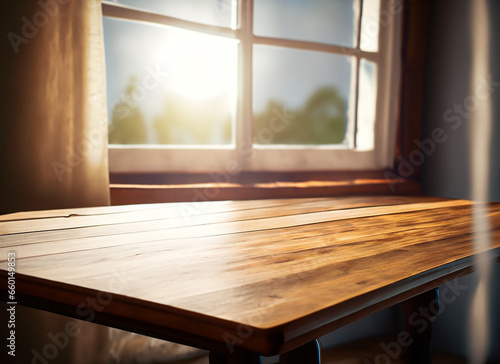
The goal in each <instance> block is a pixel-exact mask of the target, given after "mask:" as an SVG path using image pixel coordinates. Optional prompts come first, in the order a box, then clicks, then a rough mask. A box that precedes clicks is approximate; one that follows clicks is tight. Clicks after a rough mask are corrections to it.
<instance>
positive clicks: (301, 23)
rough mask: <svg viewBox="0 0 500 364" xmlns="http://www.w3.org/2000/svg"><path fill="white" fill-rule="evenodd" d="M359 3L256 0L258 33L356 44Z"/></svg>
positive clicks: (331, 42)
mask: <svg viewBox="0 0 500 364" xmlns="http://www.w3.org/2000/svg"><path fill="white" fill-rule="evenodd" d="M357 4H358V2H357V1H356V0H308V1H301V0H293V1H290V0H273V1H269V0H255V3H254V9H255V10H254V33H255V34H256V35H261V36H265V37H275V38H286V39H295V40H304V41H312V42H320V43H326V44H336V45H343V46H348V47H352V46H353V45H354V38H355V37H354V35H355V33H356V32H355V25H356V23H357V21H356V16H357V13H358V11H357V10H356V8H357Z"/></svg>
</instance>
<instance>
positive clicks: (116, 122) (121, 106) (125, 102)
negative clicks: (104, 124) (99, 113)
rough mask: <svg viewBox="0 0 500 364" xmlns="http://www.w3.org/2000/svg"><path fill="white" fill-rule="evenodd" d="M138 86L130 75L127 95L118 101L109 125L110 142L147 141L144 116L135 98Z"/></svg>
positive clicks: (130, 142)
mask: <svg viewBox="0 0 500 364" xmlns="http://www.w3.org/2000/svg"><path fill="white" fill-rule="evenodd" d="M136 88H137V81H136V78H135V77H133V76H132V77H130V80H129V84H128V86H127V90H126V92H125V97H124V98H122V100H120V102H118V103H117V104H116V105H115V106H114V108H113V113H112V116H111V125H110V126H109V143H110V144H144V143H146V142H147V133H146V124H145V122H144V116H143V115H142V113H141V111H140V110H139V108H138V105H137V104H136V103H135V102H134V100H133V95H134V91H135V90H136Z"/></svg>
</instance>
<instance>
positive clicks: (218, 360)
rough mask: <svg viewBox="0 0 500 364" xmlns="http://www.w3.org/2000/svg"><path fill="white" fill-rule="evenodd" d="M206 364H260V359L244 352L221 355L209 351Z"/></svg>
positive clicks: (255, 355) (237, 351)
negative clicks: (207, 363)
mask: <svg viewBox="0 0 500 364" xmlns="http://www.w3.org/2000/svg"><path fill="white" fill-rule="evenodd" d="M208 358H209V360H208V362H209V363H210V364H261V363H262V361H261V357H260V356H259V355H257V354H255V353H252V352H249V351H246V350H235V351H234V352H233V353H232V354H221V353H218V352H215V351H211V352H210V354H209V356H208Z"/></svg>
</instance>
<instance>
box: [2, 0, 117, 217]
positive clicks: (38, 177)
mask: <svg viewBox="0 0 500 364" xmlns="http://www.w3.org/2000/svg"><path fill="white" fill-rule="evenodd" d="M0 7H1V8H2V9H1V12H0V18H1V19H0V24H1V25H0V27H1V29H2V32H1V34H2V40H1V43H2V49H1V53H0V57H1V58H0V59H1V60H0V66H1V71H0V72H1V73H0V74H1V76H0V77H1V78H0V79H1V82H0V85H1V89H2V91H1V92H2V97H1V101H0V102H1V104H0V113H1V114H0V118H1V124H0V125H1V126H0V142H1V143H0V144H1V145H0V148H1V149H0V151H1V156H2V160H3V163H2V164H3V165H2V168H1V173H2V175H1V176H2V178H1V182H0V183H1V184H0V194H1V195H0V196H1V211H0V213H7V212H13V211H21V210H36V209H52V208H65V207H82V206H96V205H107V204H108V203H109V181H108V161H107V111H106V94H105V73H104V72H105V71H104V50H103V40H102V39H103V38H102V13H101V4H100V1H99V0H85V1H83V0H71V1H69V0H40V1H34V0H31V1H30V0H7V1H3V2H1V3H0Z"/></svg>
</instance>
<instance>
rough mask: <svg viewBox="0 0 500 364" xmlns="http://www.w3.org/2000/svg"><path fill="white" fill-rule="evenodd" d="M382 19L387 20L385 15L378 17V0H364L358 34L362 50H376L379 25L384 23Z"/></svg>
mask: <svg viewBox="0 0 500 364" xmlns="http://www.w3.org/2000/svg"><path fill="white" fill-rule="evenodd" d="M382 20H383V21H384V22H386V21H388V19H387V16H386V17H385V18H384V19H380V0H364V1H363V16H362V20H361V36H360V48H361V49H362V50H363V51H366V52H377V51H378V33H379V25H382V26H383V25H384V23H382ZM385 25H387V24H385Z"/></svg>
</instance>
